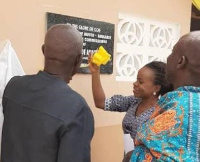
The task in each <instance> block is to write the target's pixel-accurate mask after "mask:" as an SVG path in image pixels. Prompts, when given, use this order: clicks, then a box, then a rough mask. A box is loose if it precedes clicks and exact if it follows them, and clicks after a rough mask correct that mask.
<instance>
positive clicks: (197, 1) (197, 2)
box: [192, 0, 200, 10]
mask: <svg viewBox="0 0 200 162" xmlns="http://www.w3.org/2000/svg"><path fill="white" fill-rule="evenodd" d="M192 3H193V5H194V6H195V7H196V8H197V9H198V10H200V0H192Z"/></svg>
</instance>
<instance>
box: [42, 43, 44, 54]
mask: <svg viewBox="0 0 200 162" xmlns="http://www.w3.org/2000/svg"><path fill="white" fill-rule="evenodd" d="M42 53H43V55H44V44H43V45H42Z"/></svg>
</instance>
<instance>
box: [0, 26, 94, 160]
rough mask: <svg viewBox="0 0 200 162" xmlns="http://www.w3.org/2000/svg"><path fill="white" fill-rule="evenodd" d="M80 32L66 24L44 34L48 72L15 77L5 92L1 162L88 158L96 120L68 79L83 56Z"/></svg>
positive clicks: (44, 49)
mask: <svg viewBox="0 0 200 162" xmlns="http://www.w3.org/2000/svg"><path fill="white" fill-rule="evenodd" d="M82 44H83V42H82V37H81V35H80V34H79V32H78V31H77V30H76V29H75V28H73V27H71V26H68V25H55V26H53V27H51V28H50V29H49V30H48V31H47V34H46V37H45V42H44V45H43V46H42V51H43V53H44V57H45V67H44V71H40V72H38V74H36V75H26V76H22V77H14V78H12V79H11V80H10V81H9V83H8V85H7V87H6V89H5V91H4V96H3V112H4V117H5V120H4V124H3V138H2V158H1V162H89V161H90V141H91V139H92V137H93V133H94V120H93V115H92V113H91V110H90V108H89V107H88V105H87V103H86V101H85V100H84V99H83V97H81V96H80V95H79V94H78V93H76V92H75V91H73V90H72V89H71V88H70V87H69V86H68V85H67V83H69V82H70V80H71V79H72V77H73V76H74V74H75V73H76V72H77V70H78V68H79V66H80V63H81V59H82Z"/></svg>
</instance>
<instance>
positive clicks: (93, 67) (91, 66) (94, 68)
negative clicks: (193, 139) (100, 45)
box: [88, 53, 100, 73]
mask: <svg viewBox="0 0 200 162" xmlns="http://www.w3.org/2000/svg"><path fill="white" fill-rule="evenodd" d="M92 56H93V53H89V55H88V65H89V69H90V71H91V73H96V72H99V69H100V67H99V66H98V65H96V64H94V63H92Z"/></svg>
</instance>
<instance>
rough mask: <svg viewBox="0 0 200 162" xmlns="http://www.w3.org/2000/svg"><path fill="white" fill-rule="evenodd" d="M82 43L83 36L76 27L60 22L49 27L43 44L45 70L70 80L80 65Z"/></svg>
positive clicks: (67, 80)
mask: <svg viewBox="0 0 200 162" xmlns="http://www.w3.org/2000/svg"><path fill="white" fill-rule="evenodd" d="M82 45H83V42H82V37H81V35H80V33H79V32H78V30H76V29H75V28H74V27H72V26H70V25H65V24H59V25H54V26H52V27H51V28H49V30H48V31H47V33H46V36H45V41H44V45H43V46H42V50H43V53H44V56H45V68H44V71H46V72H47V73H50V74H54V75H58V76H60V77H61V78H63V79H64V80H65V81H66V82H69V81H70V80H71V78H72V76H73V75H74V74H75V73H76V72H77V70H78V68H79V66H80V63H81V58H82V47H83V46H82Z"/></svg>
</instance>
